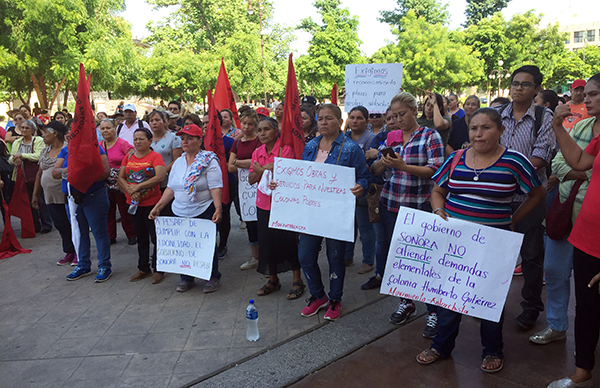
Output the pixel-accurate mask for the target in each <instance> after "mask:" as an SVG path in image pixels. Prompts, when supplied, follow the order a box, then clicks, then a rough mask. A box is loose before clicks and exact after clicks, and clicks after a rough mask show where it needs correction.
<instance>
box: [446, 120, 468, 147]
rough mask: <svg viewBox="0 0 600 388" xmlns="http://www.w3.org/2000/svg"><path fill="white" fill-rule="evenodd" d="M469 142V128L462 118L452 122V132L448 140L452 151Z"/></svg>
mask: <svg viewBox="0 0 600 388" xmlns="http://www.w3.org/2000/svg"><path fill="white" fill-rule="evenodd" d="M468 142H469V126H468V125H467V122H466V121H465V118H464V117H461V118H460V119H458V120H454V121H453V122H452V132H450V138H449V139H448V145H449V146H450V147H452V148H453V149H454V150H459V149H461V148H462V145H463V144H464V143H468Z"/></svg>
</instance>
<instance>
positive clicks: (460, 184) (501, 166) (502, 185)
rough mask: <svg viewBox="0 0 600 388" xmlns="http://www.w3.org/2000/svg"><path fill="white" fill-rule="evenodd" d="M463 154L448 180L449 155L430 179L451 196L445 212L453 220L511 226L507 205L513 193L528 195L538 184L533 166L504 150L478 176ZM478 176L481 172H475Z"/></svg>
mask: <svg viewBox="0 0 600 388" xmlns="http://www.w3.org/2000/svg"><path fill="white" fill-rule="evenodd" d="M466 154H467V153H466V152H465V153H463V156H462V158H461V160H460V162H459V163H458V164H457V166H456V168H455V169H454V172H453V174H452V177H450V179H449V178H448V175H449V173H450V167H451V165H452V160H453V159H454V156H455V155H456V152H454V153H452V155H450V157H448V159H446V161H445V162H444V164H443V165H442V167H440V169H439V170H437V172H436V173H435V175H434V176H433V177H432V178H431V179H433V181H434V182H435V183H437V185H438V186H440V187H441V188H444V189H447V190H448V191H449V193H450V196H449V197H448V200H447V202H446V212H447V213H448V214H449V215H450V216H452V217H455V218H459V219H462V220H467V221H472V222H476V223H478V224H483V225H488V226H494V227H498V228H505V229H506V228H508V227H510V224H511V218H510V204H511V201H512V198H513V196H514V195H515V194H521V195H527V193H529V192H530V191H531V189H533V188H534V187H537V186H540V185H541V181H540V178H539V177H538V174H537V173H536V172H535V167H533V164H531V162H530V161H529V160H528V159H527V158H526V157H525V155H523V154H521V153H519V152H516V151H512V150H509V149H506V150H505V151H504V153H503V154H502V156H500V158H498V160H497V161H496V162H495V163H494V164H492V165H491V166H490V167H488V168H487V169H485V170H484V171H483V172H481V175H479V179H478V180H477V181H475V180H474V178H475V177H476V175H475V172H474V170H473V169H472V168H470V167H468V166H466V165H465V156H466ZM477 171H478V173H479V172H480V171H481V170H477Z"/></svg>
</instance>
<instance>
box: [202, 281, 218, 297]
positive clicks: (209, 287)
mask: <svg viewBox="0 0 600 388" xmlns="http://www.w3.org/2000/svg"><path fill="white" fill-rule="evenodd" d="M220 286H221V279H218V278H210V280H209V281H207V282H206V284H205V285H204V289H203V290H202V292H204V293H205V294H210V293H211V292H215V291H217V289H218V288H219V287H220Z"/></svg>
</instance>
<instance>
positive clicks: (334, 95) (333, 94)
mask: <svg viewBox="0 0 600 388" xmlns="http://www.w3.org/2000/svg"><path fill="white" fill-rule="evenodd" d="M331 103H332V104H333V105H337V104H338V86H337V84H333V88H332V89H331Z"/></svg>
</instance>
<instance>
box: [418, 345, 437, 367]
mask: <svg viewBox="0 0 600 388" xmlns="http://www.w3.org/2000/svg"><path fill="white" fill-rule="evenodd" d="M441 357H442V356H441V355H440V353H439V352H438V351H437V350H435V349H434V348H429V349H425V350H423V351H422V352H421V353H419V354H418V355H417V362H418V363H419V364H421V365H429V364H433V363H434V362H436V361H437V360H439V359H440V358H441Z"/></svg>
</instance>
